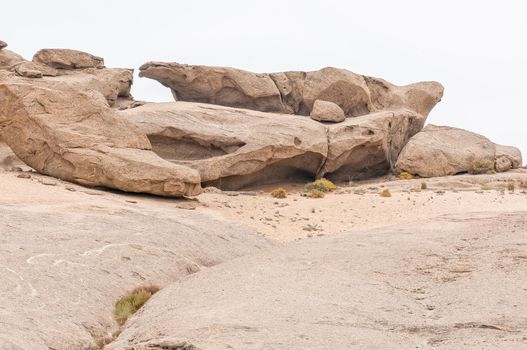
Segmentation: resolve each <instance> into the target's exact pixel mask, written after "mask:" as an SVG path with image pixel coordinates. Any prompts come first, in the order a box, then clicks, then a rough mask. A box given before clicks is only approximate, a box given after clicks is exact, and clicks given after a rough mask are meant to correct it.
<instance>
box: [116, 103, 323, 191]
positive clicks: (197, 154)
mask: <svg viewBox="0 0 527 350" xmlns="http://www.w3.org/2000/svg"><path fill="white" fill-rule="evenodd" d="M119 114H120V115H121V116H122V118H123V119H126V120H128V121H130V122H132V123H133V124H135V125H136V126H138V127H139V129H140V130H141V131H142V132H143V133H145V134H147V135H148V138H149V139H150V142H151V143H152V147H153V151H154V152H156V153H157V154H158V155H159V156H161V157H163V158H164V159H167V160H170V161H171V162H174V163H177V164H183V165H187V166H189V167H191V168H194V169H196V170H198V171H199V173H200V174H201V180H202V181H203V182H204V184H205V185H214V186H216V187H221V188H223V189H230V190H233V189H239V188H242V187H246V186H250V185H255V184H264V183H273V182H279V181H284V180H293V181H294V180H304V181H305V180H307V179H310V178H312V177H314V176H315V175H316V174H317V173H318V171H319V169H320V167H321V165H322V164H323V162H324V159H325V157H326V154H327V138H326V129H325V127H324V126H323V125H322V124H320V123H317V122H314V121H312V120H310V119H307V118H303V117H298V116H287V117H283V116H281V115H277V114H273V113H263V112H257V111H251V110H242V109H234V108H229V107H220V106H212V105H206V104H196V103H187V102H173V103H149V104H146V105H143V106H141V107H137V108H132V109H128V110H124V111H120V112H119Z"/></svg>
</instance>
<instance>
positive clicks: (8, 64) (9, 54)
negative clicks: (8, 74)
mask: <svg viewBox="0 0 527 350" xmlns="http://www.w3.org/2000/svg"><path fill="white" fill-rule="evenodd" d="M25 61H26V60H25V59H24V57H22V56H20V55H19V54H17V53H15V52H13V51H10V50H5V49H3V50H0V69H10V68H12V67H13V66H14V65H16V64H17V63H21V62H25Z"/></svg>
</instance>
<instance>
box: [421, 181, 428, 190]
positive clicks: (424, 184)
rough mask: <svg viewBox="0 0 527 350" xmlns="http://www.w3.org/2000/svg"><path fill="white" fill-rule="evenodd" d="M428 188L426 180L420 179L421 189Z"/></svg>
mask: <svg viewBox="0 0 527 350" xmlns="http://www.w3.org/2000/svg"><path fill="white" fill-rule="evenodd" d="M427 188H428V184H427V183H426V181H422V182H421V189H422V190H426V189H427Z"/></svg>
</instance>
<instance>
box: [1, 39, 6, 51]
mask: <svg viewBox="0 0 527 350" xmlns="http://www.w3.org/2000/svg"><path fill="white" fill-rule="evenodd" d="M6 47H7V43H6V42H5V41H2V40H0V50H2V49H4V48H6Z"/></svg>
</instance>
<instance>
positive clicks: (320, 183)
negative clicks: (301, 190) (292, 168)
mask: <svg viewBox="0 0 527 350" xmlns="http://www.w3.org/2000/svg"><path fill="white" fill-rule="evenodd" d="M305 189H306V191H308V192H310V191H313V190H318V191H322V192H331V191H335V190H336V189H337V186H336V185H335V184H334V183H333V182H331V181H329V180H328V179H324V178H322V179H318V180H316V181H313V182H310V183H308V184H306V186H305Z"/></svg>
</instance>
